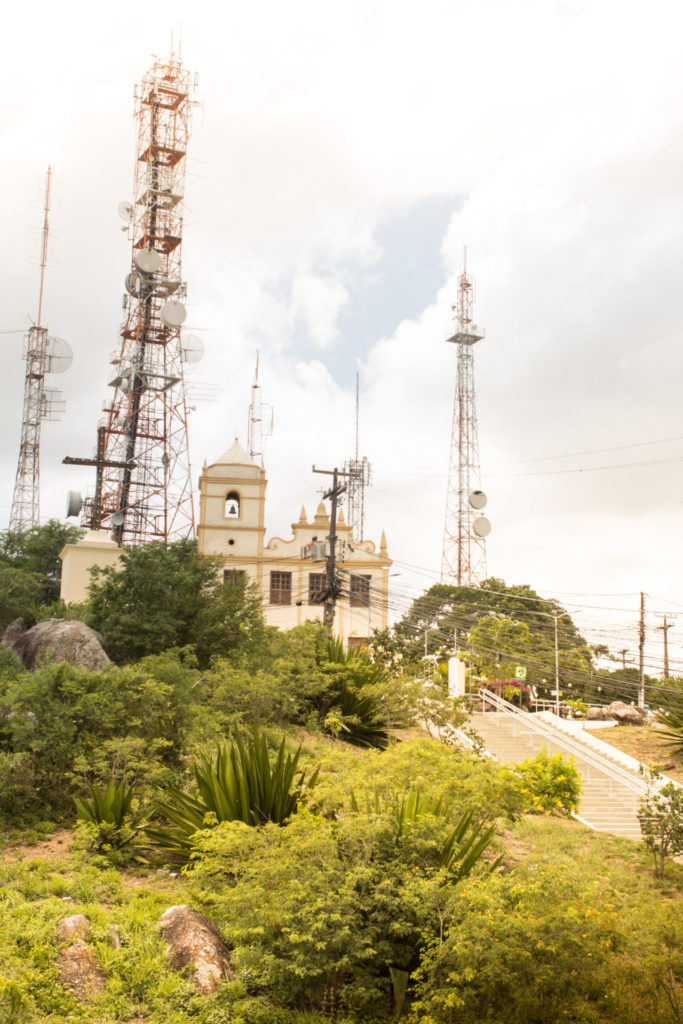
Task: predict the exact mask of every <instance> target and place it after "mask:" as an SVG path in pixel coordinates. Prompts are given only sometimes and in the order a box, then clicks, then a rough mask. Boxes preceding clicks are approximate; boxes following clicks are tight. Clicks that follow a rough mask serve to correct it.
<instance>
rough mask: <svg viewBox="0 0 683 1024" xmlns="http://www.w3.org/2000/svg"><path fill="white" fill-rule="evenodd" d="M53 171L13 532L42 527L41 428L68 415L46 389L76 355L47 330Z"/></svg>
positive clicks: (28, 345)
mask: <svg viewBox="0 0 683 1024" xmlns="http://www.w3.org/2000/svg"><path fill="white" fill-rule="evenodd" d="M51 187H52V168H50V167H48V169H47V178H46V182H45V204H44V217H43V237H42V245H41V252H40V291H39V293H38V319H37V321H36V323H35V324H33V325H32V326H31V327H29V329H28V334H27V335H26V338H25V341H24V357H25V359H26V375H25V378H24V407H23V414H22V420H21V442H20V444H19V461H18V463H17V475H16V478H15V481H14V495H13V497H12V511H11V513H10V520H9V528H10V530H29V529H31V527H33V526H39V525H40V424H41V421H42V420H56V419H59V416H60V415H61V413H63V411H64V400H63V396H62V392H61V391H57V390H56V389H55V388H49V387H46V384H45V378H46V376H47V374H49V373H63V372H64V371H65V370H68V368H69V367H70V366H71V361H72V353H71V348H70V347H69V345H68V344H67V343H66V342H65V341H62V339H61V338H52V337H50V335H48V333H47V327H43V293H44V289H45V268H46V266H47V243H48V236H49V232H50V224H49V214H50V191H51Z"/></svg>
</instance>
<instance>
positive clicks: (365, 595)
mask: <svg viewBox="0 0 683 1024" xmlns="http://www.w3.org/2000/svg"><path fill="white" fill-rule="evenodd" d="M371 579H372V576H355V575H352V576H351V578H350V580H349V604H350V605H351V607H352V608H368V607H369V606H370V580H371Z"/></svg>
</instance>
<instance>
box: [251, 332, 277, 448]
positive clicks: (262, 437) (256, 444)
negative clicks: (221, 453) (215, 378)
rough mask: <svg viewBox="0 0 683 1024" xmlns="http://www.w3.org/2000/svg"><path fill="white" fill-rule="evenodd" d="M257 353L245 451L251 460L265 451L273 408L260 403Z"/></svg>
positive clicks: (271, 425)
mask: <svg viewBox="0 0 683 1024" xmlns="http://www.w3.org/2000/svg"><path fill="white" fill-rule="evenodd" d="M258 370H259V353H258V352H257V353H256V372H255V373H254V383H253V384H252V385H251V401H250V402H249V420H248V423H247V450H248V452H249V454H250V455H251V457H252V459H257V458H259V459H261V464H263V456H264V454H265V450H266V441H267V440H268V438H269V437H271V436H272V434H273V407H272V405H267V404H266V403H265V402H262V401H261V385H260V384H259V382H258Z"/></svg>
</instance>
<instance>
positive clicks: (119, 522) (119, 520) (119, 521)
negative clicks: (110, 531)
mask: <svg viewBox="0 0 683 1024" xmlns="http://www.w3.org/2000/svg"><path fill="white" fill-rule="evenodd" d="M125 518H126V517H125V516H124V514H123V512H114V514H113V516H112V517H111V524H112V526H123V524H124V521H125Z"/></svg>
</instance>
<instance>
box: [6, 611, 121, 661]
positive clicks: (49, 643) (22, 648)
mask: <svg viewBox="0 0 683 1024" xmlns="http://www.w3.org/2000/svg"><path fill="white" fill-rule="evenodd" d="M12 625H14V623H13V624H12ZM8 628H10V627H8ZM5 635H7V634H5ZM6 646H9V647H10V650H13V651H14V653H15V654H16V655H17V657H18V658H19V659H20V661H21V662H22V664H23V665H24V666H25V667H26V668H29V669H34V668H37V667H38V665H40V664H41V662H43V661H68V662H69V663H70V664H71V665H78V666H79V667H80V668H87V669H90V670H91V671H94V670H96V669H101V668H106V667H107V665H109V664H111V663H110V661H109V658H108V657H107V655H106V654H105V652H104V648H103V647H102V637H101V635H100V634H99V633H96V632H95V630H94V629H90V627H89V626H86V625H85V623H83V622H78V621H77V620H76V619H44V620H43V621H42V622H39V623H37V625H35V626H33V627H32V628H31V629H27V630H26V631H25V632H23V633H21V635H20V636H18V637H17V639H16V640H14V642H13V643H12V644H7V645H6Z"/></svg>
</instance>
